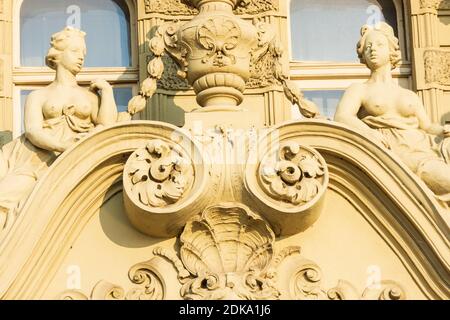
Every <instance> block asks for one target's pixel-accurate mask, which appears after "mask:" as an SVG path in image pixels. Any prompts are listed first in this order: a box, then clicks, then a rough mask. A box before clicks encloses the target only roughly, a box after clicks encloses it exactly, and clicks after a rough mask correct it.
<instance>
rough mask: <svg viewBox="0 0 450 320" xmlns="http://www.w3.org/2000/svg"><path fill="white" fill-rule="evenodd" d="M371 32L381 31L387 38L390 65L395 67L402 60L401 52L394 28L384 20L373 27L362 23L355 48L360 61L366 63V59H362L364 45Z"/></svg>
mask: <svg viewBox="0 0 450 320" xmlns="http://www.w3.org/2000/svg"><path fill="white" fill-rule="evenodd" d="M371 32H381V33H382V34H383V35H384V36H385V37H386V38H387V40H388V43H389V51H390V52H391V66H392V69H395V68H397V67H398V66H399V65H400V63H401V61H402V53H401V51H400V45H399V41H398V39H397V37H396V36H395V34H394V29H392V27H391V26H390V25H388V24H387V23H386V22H381V23H379V24H378V25H376V26H375V27H372V26H369V25H364V26H363V27H362V28H361V39H360V40H359V42H358V45H357V49H356V51H357V53H358V57H359V60H360V61H361V63H363V64H365V65H367V63H366V60H365V59H364V47H365V44H366V39H367V36H368V35H369V34H370V33H371Z"/></svg>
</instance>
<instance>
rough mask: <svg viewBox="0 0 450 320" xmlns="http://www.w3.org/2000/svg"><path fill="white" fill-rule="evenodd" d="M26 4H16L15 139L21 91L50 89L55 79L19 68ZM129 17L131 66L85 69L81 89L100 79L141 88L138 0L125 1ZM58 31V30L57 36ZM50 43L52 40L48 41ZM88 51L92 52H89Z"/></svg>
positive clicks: (47, 72)
mask: <svg viewBox="0 0 450 320" xmlns="http://www.w3.org/2000/svg"><path fill="white" fill-rule="evenodd" d="M24 1H26V0H15V1H13V35H15V36H13V68H12V69H13V70H12V79H13V138H17V137H18V136H20V135H21V127H22V125H21V122H22V121H23V119H22V117H21V101H20V91H21V90H29V88H31V89H33V90H35V89H39V88H42V87H43V86H46V85H49V84H50V83H51V82H52V81H53V80H54V78H55V71H54V70H52V69H50V68H48V67H47V66H44V67H23V66H21V64H20V58H21V56H20V54H21V51H20V50H21V47H20V40H21V39H20V36H21V34H20V27H21V16H20V12H21V8H22V5H23V3H24ZM123 1H124V3H125V4H126V5H127V7H128V11H129V14H130V17H129V19H130V21H129V22H130V23H129V26H130V52H131V57H130V58H131V66H128V67H83V70H82V71H81V72H80V73H79V74H78V76H77V80H78V83H79V84H80V85H87V84H89V83H90V82H91V81H93V80H95V79H98V78H101V79H104V80H106V81H108V82H109V83H110V84H111V85H112V86H113V87H132V90H133V94H137V92H138V90H139V88H138V85H139V57H138V41H137V40H138V34H137V32H138V30H137V7H136V1H135V0H123ZM57 31H58V30H55V32H57ZM49 41H50V39H49ZM88 50H89V48H88Z"/></svg>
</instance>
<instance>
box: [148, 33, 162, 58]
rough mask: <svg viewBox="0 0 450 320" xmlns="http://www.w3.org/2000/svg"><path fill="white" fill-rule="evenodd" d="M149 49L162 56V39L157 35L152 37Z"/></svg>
mask: <svg viewBox="0 0 450 320" xmlns="http://www.w3.org/2000/svg"><path fill="white" fill-rule="evenodd" d="M149 46H150V50H151V51H152V52H153V54H154V55H155V56H158V57H160V56H162V55H163V53H164V49H165V45H164V40H163V39H161V38H158V37H154V38H152V39H151V40H150V44H149Z"/></svg>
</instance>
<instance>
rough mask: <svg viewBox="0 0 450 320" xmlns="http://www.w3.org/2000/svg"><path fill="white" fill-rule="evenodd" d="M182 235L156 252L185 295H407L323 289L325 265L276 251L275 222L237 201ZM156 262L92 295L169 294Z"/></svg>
mask: <svg viewBox="0 0 450 320" xmlns="http://www.w3.org/2000/svg"><path fill="white" fill-rule="evenodd" d="M179 239H180V248H179V250H178V254H176V253H174V252H173V251H172V250H168V249H164V248H156V249H155V250H154V252H153V253H154V255H155V256H156V257H162V258H164V259H166V260H167V261H170V262H171V263H172V264H173V266H174V268H175V270H176V272H177V273H178V281H179V282H180V283H181V285H182V287H181V290H180V296H181V297H182V298H184V299H202V300H205V299H252V300H254V299H258V300H262V299H280V298H281V297H282V296H283V297H284V298H289V299H300V300H304V299H331V300H343V299H383V300H384V299H387V300H400V299H405V293H404V291H403V289H402V288H401V287H400V286H399V285H397V284H396V283H395V282H392V281H383V282H381V283H378V284H375V285H374V286H373V287H371V288H366V290H365V291H364V292H363V293H362V294H359V293H358V292H357V291H356V290H355V289H354V287H353V286H352V285H350V284H349V283H348V282H346V281H340V282H339V284H338V286H337V287H335V288H333V289H331V290H328V291H325V290H323V289H322V288H321V286H320V281H321V270H320V268H319V267H318V266H317V265H316V264H315V263H313V262H311V261H309V260H306V259H304V258H303V257H302V256H301V255H300V248H299V247H287V248H285V249H283V250H281V251H280V252H279V253H277V254H275V253H274V249H273V246H274V243H275V235H274V233H273V231H272V230H271V228H270V226H269V225H268V224H267V223H266V222H265V220H263V219H262V218H261V217H260V216H259V215H257V214H255V213H253V212H252V211H250V210H249V209H248V208H247V207H245V206H243V205H240V204H237V203H229V204H220V205H217V206H213V207H210V208H207V209H206V210H205V211H204V212H203V213H202V214H201V215H199V216H196V217H194V218H192V219H191V220H190V221H189V222H188V223H187V225H186V227H185V229H184V231H183V233H182V234H181V236H180V238H179ZM152 261H153V260H150V261H148V262H144V263H140V264H137V265H135V266H134V267H132V268H131V270H130V271H129V278H130V280H131V282H132V283H133V284H136V285H138V286H136V287H134V288H132V289H131V290H130V291H129V292H128V293H127V294H125V290H124V289H122V288H121V287H118V286H115V285H113V284H110V283H108V282H105V281H101V282H99V283H98V284H97V285H96V286H95V287H94V289H93V290H92V293H91V295H90V298H91V299H116V300H119V299H164V296H165V292H164V287H165V286H164V280H163V279H161V278H159V277H158V276H157V275H156V273H155V272H154V270H155V266H154V265H153V263H152ZM292 266H295V267H294V268H292ZM286 279H287V282H288V283H285V281H286ZM60 298H62V299H88V297H87V296H86V295H84V294H82V293H81V292H78V291H68V292H64V293H63V294H62V295H61V296H60Z"/></svg>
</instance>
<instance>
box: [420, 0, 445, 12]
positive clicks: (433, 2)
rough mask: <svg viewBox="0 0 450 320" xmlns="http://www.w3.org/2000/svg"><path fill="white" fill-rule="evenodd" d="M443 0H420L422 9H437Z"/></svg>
mask: <svg viewBox="0 0 450 320" xmlns="http://www.w3.org/2000/svg"><path fill="white" fill-rule="evenodd" d="M442 2H443V0H420V7H421V8H422V9H435V10H437V9H438V8H439V6H440V5H441V3H442Z"/></svg>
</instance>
